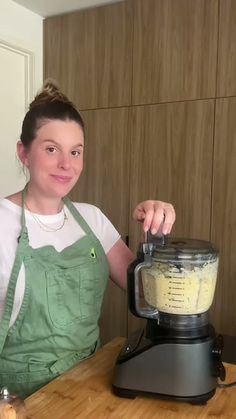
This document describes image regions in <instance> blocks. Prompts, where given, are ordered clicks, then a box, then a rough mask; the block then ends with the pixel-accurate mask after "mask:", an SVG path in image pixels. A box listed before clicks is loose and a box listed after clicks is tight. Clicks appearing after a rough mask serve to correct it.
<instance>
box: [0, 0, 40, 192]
mask: <svg viewBox="0 0 236 419" xmlns="http://www.w3.org/2000/svg"><path fill="white" fill-rule="evenodd" d="M42 37H43V19H42V17H41V16H39V15H37V14H35V13H33V12H30V11H29V10H27V9H25V8H24V7H22V6H19V5H18V4H16V3H14V2H13V1H11V0H1V1H0V98H1V102H0V163H1V164H0V197H3V196H6V195H8V194H10V193H13V192H15V191H17V190H19V189H21V188H22V186H23V185H24V183H25V177H24V175H23V174H22V171H21V168H20V166H19V164H18V163H17V160H16V155H15V145H16V142H17V140H18V138H19V135H20V132H21V124H22V120H23V117H24V114H25V112H26V110H27V107H28V105H29V102H30V100H31V99H32V97H33V96H34V95H35V93H36V91H37V90H38V89H39V88H40V87H41V85H42V80H43V53H42V51H43V41H42Z"/></svg>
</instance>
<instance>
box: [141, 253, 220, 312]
mask: <svg viewBox="0 0 236 419" xmlns="http://www.w3.org/2000/svg"><path fill="white" fill-rule="evenodd" d="M217 269H218V259H216V260H213V261H212V260H209V261H205V262H204V263H202V262H201V263H199V266H196V264H194V265H191V262H188V263H185V262H180V263H179V264H176V263H173V264H172V263H171V262H170V261H169V262H168V264H167V263H162V262H158V261H154V262H153V264H152V266H151V267H150V268H144V269H142V270H141V272H142V284H143V290H144V298H145V300H146V302H147V303H148V304H149V305H151V306H153V307H156V308H157V309H158V310H159V311H162V312H166V313H171V314H199V313H204V312H205V311H207V310H208V309H209V307H210V306H211V304H212V301H213V297H214V292H215V286H216V279H217Z"/></svg>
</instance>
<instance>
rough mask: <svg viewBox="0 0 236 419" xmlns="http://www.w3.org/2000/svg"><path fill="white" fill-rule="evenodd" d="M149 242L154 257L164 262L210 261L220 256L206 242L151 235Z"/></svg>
mask: <svg viewBox="0 0 236 419" xmlns="http://www.w3.org/2000/svg"><path fill="white" fill-rule="evenodd" d="M148 241H149V243H152V246H153V250H152V256H153V257H154V258H161V259H162V260H163V259H165V260H168V259H175V260H176V259H184V260H202V259H206V260H209V259H215V258H216V257H217V256H218V250H217V249H216V248H215V247H214V246H213V245H212V244H211V243H210V242H208V241H205V240H198V239H186V238H175V237H170V236H163V237H156V236H151V235H150V236H149V240H148Z"/></svg>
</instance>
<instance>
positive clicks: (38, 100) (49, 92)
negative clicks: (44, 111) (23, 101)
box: [29, 78, 71, 109]
mask: <svg viewBox="0 0 236 419" xmlns="http://www.w3.org/2000/svg"><path fill="white" fill-rule="evenodd" d="M54 101H59V102H64V103H68V104H71V102H70V100H69V99H68V98H67V96H66V95H64V93H62V92H61V91H60V88H59V85H58V83H57V82H56V80H54V79H51V78H48V79H46V80H45V81H44V83H43V87H42V89H41V91H40V92H39V93H38V94H37V95H36V96H35V98H34V100H33V101H32V102H31V104H30V107H29V108H30V109H32V108H34V107H36V106H41V105H46V104H48V103H51V102H54Z"/></svg>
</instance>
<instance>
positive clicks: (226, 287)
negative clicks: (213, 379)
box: [211, 97, 236, 335]
mask: <svg viewBox="0 0 236 419" xmlns="http://www.w3.org/2000/svg"><path fill="white" fill-rule="evenodd" d="M235 116H236V98H235V97H234V98H223V99H217V101H216V118H215V147H214V167H213V170H214V172H213V196H212V222H211V226H212V227H211V240H212V241H213V242H214V243H216V245H217V246H218V248H219V249H220V262H221V263H220V269H219V277H218V283H217V288H216V296H215V300H214V304H213V307H212V319H213V321H214V325H215V327H216V328H217V329H218V330H219V331H221V332H223V333H226V334H228V335H235V331H236V310H235V301H236V284H235V278H236V259H235V254H236V241H235V233H236V165H235V157H236V118H235Z"/></svg>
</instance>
